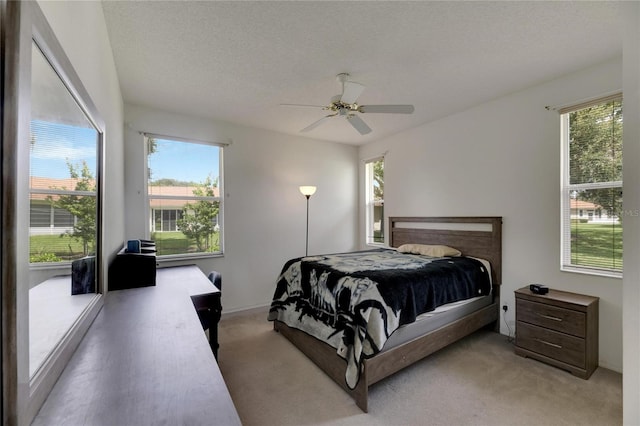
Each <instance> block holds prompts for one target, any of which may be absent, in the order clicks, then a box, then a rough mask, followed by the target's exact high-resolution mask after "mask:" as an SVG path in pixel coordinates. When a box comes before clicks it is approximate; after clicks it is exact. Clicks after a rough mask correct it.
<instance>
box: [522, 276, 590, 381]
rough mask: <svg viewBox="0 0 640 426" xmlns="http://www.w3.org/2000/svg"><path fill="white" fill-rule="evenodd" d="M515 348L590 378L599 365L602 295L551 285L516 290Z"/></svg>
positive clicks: (525, 354) (528, 355)
mask: <svg viewBox="0 0 640 426" xmlns="http://www.w3.org/2000/svg"><path fill="white" fill-rule="evenodd" d="M515 297H516V347H515V352H516V354H518V355H521V356H524V357H530V358H534V359H537V360H539V361H543V362H546V363H547V364H550V365H553V366H556V367H559V368H562V369H564V370H567V371H569V372H570V373H572V374H574V375H576V376H578V377H581V378H583V379H588V378H589V377H590V376H591V374H592V373H593V372H594V370H595V369H596V368H598V300H599V299H598V298H597V297H592V296H586V295H583V294H577V293H569V292H566V291H560V290H552V289H549V293H548V294H545V295H539V294H534V293H532V292H531V291H530V290H529V287H523V288H521V289H519V290H516V291H515Z"/></svg>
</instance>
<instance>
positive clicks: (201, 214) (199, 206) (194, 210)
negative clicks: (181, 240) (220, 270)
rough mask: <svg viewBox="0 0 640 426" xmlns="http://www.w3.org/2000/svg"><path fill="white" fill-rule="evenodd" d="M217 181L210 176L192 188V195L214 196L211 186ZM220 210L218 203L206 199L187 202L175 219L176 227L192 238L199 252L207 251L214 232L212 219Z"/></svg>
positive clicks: (214, 185)
mask: <svg viewBox="0 0 640 426" xmlns="http://www.w3.org/2000/svg"><path fill="white" fill-rule="evenodd" d="M216 186H217V182H213V181H212V180H211V177H207V179H206V180H205V181H204V182H203V183H202V184H199V185H197V187H196V188H194V190H193V195H195V196H197V197H214V196H215V194H214V192H213V188H215V187H216ZM219 210H220V203H219V202H217V201H214V202H211V201H207V200H201V201H196V202H195V203H187V204H185V205H184V207H183V208H182V217H181V218H179V219H178V220H177V225H178V229H179V230H180V232H182V233H183V234H184V235H185V236H186V237H187V238H189V239H193V240H194V241H195V243H196V246H197V247H198V251H199V252H204V251H208V249H209V248H210V246H211V237H212V236H213V234H214V233H215V232H216V229H215V225H214V219H215V218H216V216H217V215H218V212H219Z"/></svg>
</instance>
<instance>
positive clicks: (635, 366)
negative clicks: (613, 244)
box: [622, 2, 640, 425]
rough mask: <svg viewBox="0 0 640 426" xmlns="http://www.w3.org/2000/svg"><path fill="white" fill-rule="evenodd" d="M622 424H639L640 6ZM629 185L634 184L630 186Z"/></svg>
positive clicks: (634, 16) (631, 61)
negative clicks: (639, 184)
mask: <svg viewBox="0 0 640 426" xmlns="http://www.w3.org/2000/svg"><path fill="white" fill-rule="evenodd" d="M624 10H625V37H624V50H623V52H624V68H623V75H624V82H623V84H624V86H623V87H624V182H625V185H624V210H625V211H628V212H631V213H632V214H631V215H628V216H626V217H625V221H624V279H623V283H624V291H623V296H624V297H623V300H624V302H623V312H624V316H623V329H624V345H623V346H624V359H623V361H624V375H623V378H622V380H623V383H622V386H623V393H622V394H623V401H622V407H623V410H624V411H623V423H624V424H625V425H638V424H640V404H638V402H639V401H640V362H638V359H639V358H638V352H639V351H640V327H638V324H640V309H638V306H640V264H639V263H638V258H640V222H639V221H640V218H639V215H638V214H639V213H640V187H639V186H638V184H637V182H640V164H639V163H640V4H638V3H637V2H630V3H627V4H625V9H624ZM629 182H632V184H631V185H630V184H629Z"/></svg>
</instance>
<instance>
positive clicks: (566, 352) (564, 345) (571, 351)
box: [516, 321, 586, 368]
mask: <svg viewBox="0 0 640 426" xmlns="http://www.w3.org/2000/svg"><path fill="white" fill-rule="evenodd" d="M517 326H518V333H517V334H516V345H517V346H519V347H521V348H524V349H528V350H530V351H533V352H537V353H539V354H541V355H545V356H548V357H550V358H554V359H557V360H558V361H562V362H565V363H567V364H571V365H575V366H576V367H579V368H584V367H585V362H586V360H585V340H584V339H580V338H577V337H574V336H569V335H567V334H563V333H558V332H555V331H552V330H548V329H546V328H542V327H538V326H535V325H531V324H527V323H524V322H521V321H518V323H517Z"/></svg>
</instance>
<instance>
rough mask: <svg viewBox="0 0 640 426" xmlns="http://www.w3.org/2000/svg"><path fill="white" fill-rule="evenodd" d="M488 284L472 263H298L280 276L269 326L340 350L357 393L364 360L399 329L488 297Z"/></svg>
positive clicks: (394, 257) (372, 259)
mask: <svg viewBox="0 0 640 426" xmlns="http://www.w3.org/2000/svg"><path fill="white" fill-rule="evenodd" d="M490 282H491V280H490V276H489V272H488V271H487V270H486V268H485V267H484V266H483V265H482V263H481V262H480V261H478V260H476V259H472V258H468V257H443V258H430V257H427V256H419V255H412V254H404V253H399V252H397V251H395V250H392V249H377V250H367V251H360V252H353V253H342V254H333V255H322V256H308V257H304V258H296V259H291V260H290V261H288V262H287V263H286V264H285V265H284V267H283V269H282V273H281V274H280V276H279V277H278V281H277V285H276V290H275V294H274V296H273V300H272V303H271V308H270V311H269V316H268V319H269V320H270V321H273V320H279V321H282V322H284V323H285V324H287V325H288V326H290V327H293V328H297V329H299V330H302V331H304V332H306V333H308V334H310V335H311V336H314V337H316V338H318V339H320V340H321V341H323V342H325V343H327V344H329V345H331V346H332V347H334V348H336V351H337V353H338V355H340V356H341V357H342V358H344V359H345V360H346V362H347V370H346V375H345V380H346V383H347V385H348V386H349V387H350V388H351V389H353V388H355V386H356V385H357V383H358V379H359V373H360V365H361V361H362V360H363V359H364V358H368V357H371V356H373V355H375V354H376V353H378V352H379V351H380V350H381V349H382V347H383V346H384V344H385V342H386V341H387V339H388V338H389V336H391V334H392V333H393V332H394V331H395V330H396V329H398V327H400V326H401V325H403V324H409V323H411V322H413V321H415V319H416V316H418V315H420V314H422V313H424V312H428V311H431V310H433V309H435V308H436V307H438V306H440V305H444V304H446V303H451V302H456V301H459V300H464V299H469V298H472V297H476V296H482V295H487V294H489V293H490V292H491V284H490Z"/></svg>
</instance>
